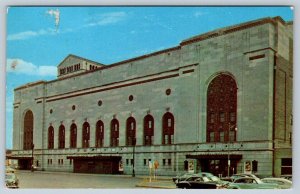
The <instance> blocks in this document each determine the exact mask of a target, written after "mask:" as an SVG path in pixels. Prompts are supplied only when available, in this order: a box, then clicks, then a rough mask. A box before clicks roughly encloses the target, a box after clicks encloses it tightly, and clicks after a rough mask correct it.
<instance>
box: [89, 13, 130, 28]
mask: <svg viewBox="0 0 300 194" xmlns="http://www.w3.org/2000/svg"><path fill="white" fill-rule="evenodd" d="M126 16H127V14H126V13H125V12H110V13H104V14H101V15H98V16H96V17H94V18H92V19H89V20H90V22H89V23H88V24H86V25H85V27H92V26H104V25H108V24H114V23H118V22H120V21H122V20H124V19H125V17H126Z"/></svg>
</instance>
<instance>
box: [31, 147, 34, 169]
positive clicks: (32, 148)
mask: <svg viewBox="0 0 300 194" xmlns="http://www.w3.org/2000/svg"><path fill="white" fill-rule="evenodd" d="M33 150H34V144H33V143H32V144H31V172H33V170H34V169H33V161H34V160H33V159H34V158H33Z"/></svg>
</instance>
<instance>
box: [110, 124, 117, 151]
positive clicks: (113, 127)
mask: <svg viewBox="0 0 300 194" xmlns="http://www.w3.org/2000/svg"><path fill="white" fill-rule="evenodd" d="M118 145H119V121H118V120H117V119H113V120H112V121H111V123H110V146H112V147H116V146H118Z"/></svg>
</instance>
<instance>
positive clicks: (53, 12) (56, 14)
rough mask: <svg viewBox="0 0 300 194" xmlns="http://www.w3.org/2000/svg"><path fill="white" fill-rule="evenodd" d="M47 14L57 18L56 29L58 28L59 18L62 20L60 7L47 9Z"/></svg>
mask: <svg viewBox="0 0 300 194" xmlns="http://www.w3.org/2000/svg"><path fill="white" fill-rule="evenodd" d="M46 14H49V15H50V16H51V17H54V19H55V26H56V30H57V28H58V25H59V20H60V12H59V10H58V9H56V10H54V9H50V10H48V11H46Z"/></svg>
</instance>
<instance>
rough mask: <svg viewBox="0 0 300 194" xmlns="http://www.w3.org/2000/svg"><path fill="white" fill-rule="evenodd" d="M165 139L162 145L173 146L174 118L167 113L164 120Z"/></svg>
mask: <svg viewBox="0 0 300 194" xmlns="http://www.w3.org/2000/svg"><path fill="white" fill-rule="evenodd" d="M162 126H163V134H162V135H163V138H162V144H173V143H174V142H173V139H174V138H173V136H174V116H173V114H172V113H170V112H167V113H165V114H164V116H163V118H162Z"/></svg>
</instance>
